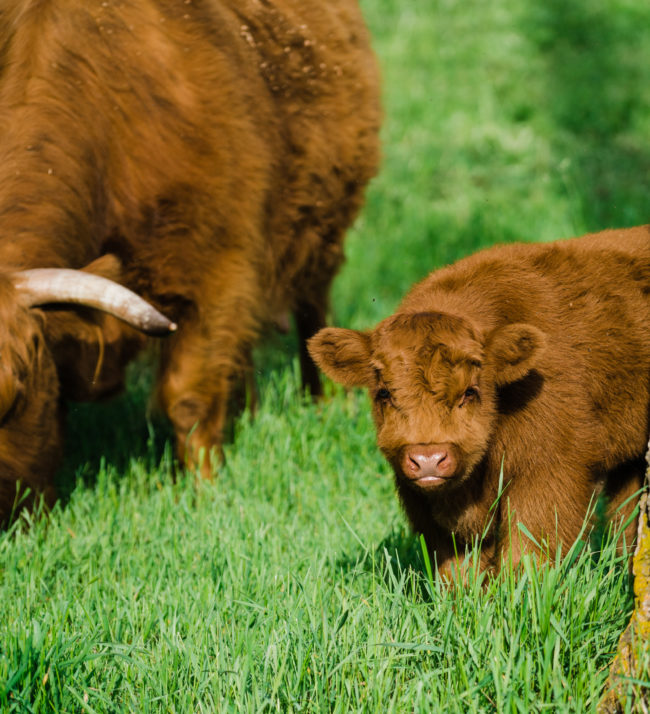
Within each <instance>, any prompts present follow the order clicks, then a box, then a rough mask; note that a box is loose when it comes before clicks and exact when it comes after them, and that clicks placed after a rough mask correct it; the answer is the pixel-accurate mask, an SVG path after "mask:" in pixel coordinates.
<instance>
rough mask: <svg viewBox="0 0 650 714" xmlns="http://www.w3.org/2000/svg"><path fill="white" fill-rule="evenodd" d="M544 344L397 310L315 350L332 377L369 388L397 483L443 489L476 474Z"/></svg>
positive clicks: (332, 336)
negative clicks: (509, 395)
mask: <svg viewBox="0 0 650 714" xmlns="http://www.w3.org/2000/svg"><path fill="white" fill-rule="evenodd" d="M544 345H545V337H544V335H543V333H542V332H540V330H538V329H537V328H535V327H533V326H532V325H527V324H511V325H505V326H502V327H500V328H497V329H495V330H493V331H492V332H491V333H489V334H488V335H482V334H480V333H479V332H478V331H477V330H476V329H475V328H474V327H473V326H472V325H471V324H470V323H469V322H468V321H467V320H464V319H461V318H458V317H455V316H452V315H447V314H442V313H428V312H427V313H408V314H399V313H398V314H396V315H393V316H391V317H389V318H387V319H386V320H384V321H383V322H381V323H379V325H377V327H376V328H375V329H374V330H372V331H369V332H358V331H356V330H347V329H342V328H325V329H323V330H321V331H320V332H318V333H317V334H316V335H315V336H314V337H313V338H312V339H311V340H310V342H309V344H308V347H309V352H310V354H311V356H312V358H313V359H314V361H315V362H316V364H317V365H318V366H319V367H320V368H321V369H322V370H323V372H325V374H326V375H328V376H329V377H330V378H331V379H333V380H334V381H336V382H340V383H341V384H343V385H345V386H365V387H367V388H368V391H369V393H370V397H371V400H372V410H373V417H374V421H375V425H376V427H377V444H378V446H379V448H380V449H381V451H382V452H383V454H384V456H385V457H386V459H387V460H388V461H389V463H390V464H391V466H392V467H393V469H394V471H395V474H396V475H397V477H398V478H399V479H400V480H403V481H404V482H405V483H406V484H408V486H409V487H411V488H413V489H416V490H419V491H425V492H436V491H438V490H440V489H445V490H447V489H453V488H455V487H457V486H458V485H460V484H462V483H463V482H465V481H467V479H468V478H469V477H470V476H471V474H472V471H473V469H474V468H475V467H476V466H477V464H478V463H479V462H480V461H481V459H482V458H483V456H484V455H485V453H486V452H487V450H488V447H489V443H490V436H491V434H492V433H493V431H494V426H495V423H496V420H497V419H498V413H497V406H496V398H497V390H498V389H499V387H501V386H503V385H506V384H509V383H512V382H515V381H517V380H519V379H521V378H523V377H525V376H526V375H527V374H528V373H529V372H530V371H531V370H532V369H534V368H535V366H536V364H537V362H538V359H539V357H540V355H541V354H542V352H543V348H544Z"/></svg>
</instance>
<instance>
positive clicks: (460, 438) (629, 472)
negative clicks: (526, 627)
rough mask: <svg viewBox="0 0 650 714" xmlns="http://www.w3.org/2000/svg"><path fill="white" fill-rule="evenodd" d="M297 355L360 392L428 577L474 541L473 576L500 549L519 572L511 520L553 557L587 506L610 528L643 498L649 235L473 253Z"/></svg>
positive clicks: (649, 368) (614, 234) (524, 541)
mask: <svg viewBox="0 0 650 714" xmlns="http://www.w3.org/2000/svg"><path fill="white" fill-rule="evenodd" d="M309 349H310V352H311V354H312V356H313V358H314V360H315V361H316V363H317V364H318V365H319V366H320V367H321V368H322V369H323V371H324V372H325V373H326V374H327V375H329V376H330V377H331V378H332V379H334V380H336V381H338V382H341V383H342V384H345V385H348V386H352V385H363V386H365V387H367V388H368V389H369V391H370V395H371V398H372V403H373V415H374V420H375V423H376V427H377V441H378V445H379V447H380V449H381V450H382V452H383V453H384V455H385V456H386V458H387V460H388V461H389V462H390V464H391V466H392V467H393V470H394V473H395V479H396V485H397V490H398V493H399V496H400V499H401V501H402V504H403V506H404V509H405V511H406V514H407V516H408V518H409V520H410V522H411V524H412V526H413V528H414V529H415V530H416V531H419V532H421V533H423V534H424V536H425V538H426V542H427V545H428V548H429V550H430V551H431V552H432V553H433V552H435V555H436V559H437V563H438V568H439V569H441V570H442V571H443V572H446V573H448V572H449V571H450V570H451V569H453V567H454V563H455V562H456V561H455V550H458V551H460V552H461V553H463V552H464V550H465V547H466V546H471V545H472V544H473V543H474V542H475V541H476V539H477V538H479V537H480V536H482V535H485V538H484V541H483V545H482V551H481V565H482V567H483V568H488V569H492V568H496V569H498V568H499V567H500V565H501V562H502V556H504V555H505V553H506V551H508V550H509V549H510V548H511V549H512V557H513V559H514V561H515V562H517V561H518V560H519V558H520V556H521V552H522V549H527V548H530V547H531V541H530V540H529V539H528V537H527V536H526V535H524V532H522V529H519V528H518V527H517V523H522V524H524V525H525V527H526V528H527V529H528V531H529V532H530V533H531V534H532V536H533V537H534V539H535V540H536V541H537V542H538V543H543V542H544V541H545V542H546V543H547V544H548V546H550V548H551V550H552V551H554V549H555V547H556V546H557V545H559V544H563V545H564V547H565V548H566V547H567V546H568V545H570V544H571V543H573V542H574V541H575V539H576V538H577V537H578V535H579V532H580V528H581V526H582V524H583V522H584V519H585V516H586V514H587V512H588V510H589V507H590V504H591V503H592V501H593V500H594V497H595V496H597V495H599V494H601V493H602V494H604V495H605V496H606V497H607V499H608V502H609V509H610V513H611V514H614V513H615V512H617V511H618V514H619V516H621V517H624V516H627V515H629V513H630V512H631V510H632V508H633V507H634V505H635V500H634V498H633V497H632V496H633V494H635V492H636V491H637V490H638V489H639V488H640V486H641V482H642V476H643V470H644V469H643V457H644V453H645V449H646V445H647V442H648V414H649V407H650V229H649V228H648V227H641V228H633V229H627V230H614V231H605V232H602V233H598V234H594V235H588V236H585V237H582V238H577V239H573V240H568V241H560V242H556V243H549V244H529V245H526V244H518V245H509V246H501V247H495V248H492V249H490V250H485V251H482V252H479V253H477V254H476V255H474V256H472V257H469V258H466V259H464V260H461V261H459V262H458V263H456V264H455V265H452V266H450V267H447V268H444V269H442V270H438V271H435V272H434V273H432V274H431V275H430V276H429V277H428V278H426V279H425V280H423V281H422V282H421V283H419V284H418V285H416V286H415V287H414V288H413V289H412V290H411V292H410V293H409V294H408V295H407V297H406V298H405V299H404V301H403V302H402V304H401V305H400V307H399V308H398V310H397V312H396V313H395V314H394V315H392V316H391V317H389V318H387V319H385V320H383V321H382V322H380V323H379V325H378V326H377V327H375V329H373V330H371V331H368V332H357V331H354V330H346V329H340V328H326V329H323V330H322V331H320V332H319V333H318V334H317V335H316V336H315V337H314V338H312V340H311V341H310V342H309ZM502 463H503V483H502V491H501V492H500V491H499V475H500V469H501V464H502ZM623 504H625V506H624V507H623V508H622V509H621V510H618V509H619V508H620V507H621V506H622V505H623ZM510 519H512V520H510ZM633 531H634V524H632V525H631V526H630V530H629V531H628V532H627V537H632V534H633Z"/></svg>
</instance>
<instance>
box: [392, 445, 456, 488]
mask: <svg viewBox="0 0 650 714" xmlns="http://www.w3.org/2000/svg"><path fill="white" fill-rule="evenodd" d="M401 461H402V463H401V466H402V473H403V474H404V476H405V477H406V478H407V479H409V481H414V482H416V483H417V484H418V485H421V486H434V485H436V484H438V483H442V482H444V481H445V480H447V479H450V478H453V477H454V476H455V474H456V470H457V467H458V459H457V458H456V455H455V449H454V447H453V445H452V444H412V445H410V446H407V447H406V448H405V449H404V450H403V452H402V459H401Z"/></svg>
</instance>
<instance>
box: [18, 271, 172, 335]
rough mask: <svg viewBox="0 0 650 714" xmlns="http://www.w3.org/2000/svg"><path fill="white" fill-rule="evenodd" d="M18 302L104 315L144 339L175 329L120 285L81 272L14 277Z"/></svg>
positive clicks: (138, 297) (137, 296) (139, 298)
mask: <svg viewBox="0 0 650 714" xmlns="http://www.w3.org/2000/svg"><path fill="white" fill-rule="evenodd" d="M13 280H14V285H15V286H16V289H17V290H18V291H19V294H20V297H21V301H22V302H23V304H24V305H26V306H28V307H34V306H36V305H52V304H56V303H74V304H77V305H85V306H86V307H93V308H95V309H97V310H102V311H103V312H107V313H109V314H110V315H113V316H114V317H118V318H119V319H120V320H124V322H127V323H128V324H129V325H131V326H133V327H135V328H137V329H138V330H141V331H142V332H144V333H146V334H147V335H156V336H162V335H167V334H169V333H170V332H173V331H174V330H175V329H176V325H175V323H173V322H171V321H170V320H168V319H167V318H166V317H165V316H164V315H163V314H161V313H160V312H158V310H156V308H155V307H153V306H152V305H150V304H149V303H148V302H147V301H146V300H143V299H142V298H141V297H140V296H139V295H136V293H134V292H133V291H131V290H129V289H128V288H125V287H124V286H123V285H119V284H118V283H115V282H113V281H112V280H108V279H107V278H102V277H101V276H99V275H92V274H91V273H85V272H83V271H81V270H70V269H67V268H36V269H34V270H23V271H21V272H19V273H15V274H14V276H13Z"/></svg>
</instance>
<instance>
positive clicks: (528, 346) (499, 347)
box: [485, 323, 546, 387]
mask: <svg viewBox="0 0 650 714" xmlns="http://www.w3.org/2000/svg"><path fill="white" fill-rule="evenodd" d="M545 347H546V335H545V334H544V333H543V332H542V331H541V330H539V329H538V328H537V327H534V326H533V325H527V324H524V323H514V324H512V325H505V326H504V327H498V328H497V329H496V330H494V332H492V333H491V334H490V336H489V337H488V339H487V344H486V345H485V352H486V357H487V363H488V364H489V365H490V366H491V367H492V368H493V371H494V380H495V382H496V385H497V386H498V387H501V386H503V385H504V384H510V383H512V382H516V381H517V380H519V379H522V377H525V376H526V375H527V374H528V373H529V372H530V371H531V370H532V369H534V368H535V366H536V364H537V362H538V359H539V357H540V356H541V354H542V352H543V351H544V349H545Z"/></svg>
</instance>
